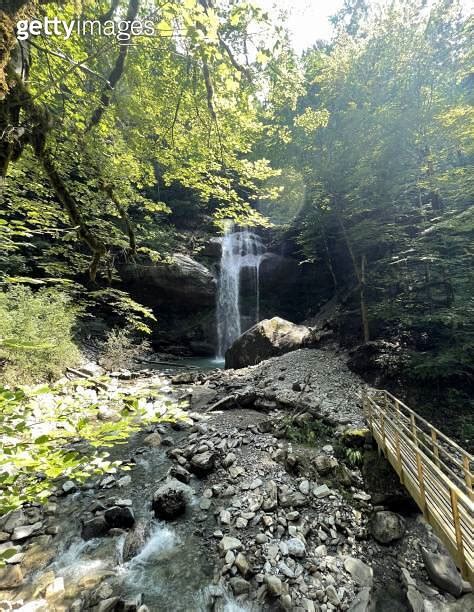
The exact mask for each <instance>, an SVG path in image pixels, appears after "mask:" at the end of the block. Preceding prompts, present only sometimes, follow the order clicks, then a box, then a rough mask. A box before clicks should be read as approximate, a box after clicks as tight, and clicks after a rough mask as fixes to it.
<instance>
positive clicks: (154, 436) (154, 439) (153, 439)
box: [143, 431, 161, 448]
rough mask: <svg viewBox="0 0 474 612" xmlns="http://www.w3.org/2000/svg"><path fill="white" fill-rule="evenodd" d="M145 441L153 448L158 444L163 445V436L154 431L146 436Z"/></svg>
mask: <svg viewBox="0 0 474 612" xmlns="http://www.w3.org/2000/svg"><path fill="white" fill-rule="evenodd" d="M143 443H144V444H146V446H151V447H152V448H158V446H161V436H160V434H159V433H157V432H156V431H155V432H154V433H151V434H149V435H148V436H146V437H145V439H144V440H143Z"/></svg>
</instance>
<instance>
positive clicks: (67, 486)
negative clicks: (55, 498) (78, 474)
mask: <svg viewBox="0 0 474 612" xmlns="http://www.w3.org/2000/svg"><path fill="white" fill-rule="evenodd" d="M61 489H62V490H63V493H64V494H65V495H69V494H70V493H75V492H76V491H77V485H76V483H75V482H73V481H72V480H68V481H66V482H65V483H64V484H63V486H62V487H61Z"/></svg>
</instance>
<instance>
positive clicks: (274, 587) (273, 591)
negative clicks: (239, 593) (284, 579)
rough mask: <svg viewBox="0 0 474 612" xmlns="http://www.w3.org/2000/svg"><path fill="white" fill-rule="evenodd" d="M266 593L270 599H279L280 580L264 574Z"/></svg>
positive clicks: (280, 592)
mask: <svg viewBox="0 0 474 612" xmlns="http://www.w3.org/2000/svg"><path fill="white" fill-rule="evenodd" d="M264 582H265V585H266V587H267V592H268V594H269V595H271V596H272V597H279V596H280V595H281V594H282V592H283V585H282V583H281V580H280V578H278V577H277V576H273V575H272V574H266V575H265V578H264Z"/></svg>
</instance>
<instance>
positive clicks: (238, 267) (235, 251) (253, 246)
mask: <svg viewBox="0 0 474 612" xmlns="http://www.w3.org/2000/svg"><path fill="white" fill-rule="evenodd" d="M264 253H265V246H264V245H263V243H262V240H261V238H260V237H259V236H257V235H256V234H252V233H251V232H249V231H248V230H247V229H245V230H242V231H234V230H233V227H232V225H230V224H229V226H228V227H227V228H226V232H225V235H224V238H223V240H222V255H221V266H220V275H219V287H218V298H217V337H218V358H220V359H222V358H223V356H224V354H225V352H226V350H227V349H228V348H229V347H230V346H231V344H232V343H233V342H234V340H236V338H238V337H239V336H240V334H241V333H242V331H245V330H243V329H242V317H241V307H240V302H241V300H240V298H241V296H240V285H241V282H240V280H241V272H242V270H243V269H244V268H247V269H248V270H249V271H250V273H251V274H252V276H253V278H254V288H255V289H254V300H255V310H254V314H253V319H254V321H253V322H254V323H258V321H259V320H260V263H261V261H262V259H263V255H264ZM247 327H248V326H247Z"/></svg>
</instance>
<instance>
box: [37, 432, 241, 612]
mask: <svg viewBox="0 0 474 612" xmlns="http://www.w3.org/2000/svg"><path fill="white" fill-rule="evenodd" d="M145 435H146V432H140V433H137V434H135V435H134V436H133V437H132V438H131V439H130V442H129V443H128V444H126V445H123V446H119V447H115V448H113V449H111V457H112V458H113V459H115V458H119V457H121V458H124V456H129V457H130V459H131V460H133V462H134V463H135V467H134V469H133V470H131V472H129V474H130V476H131V478H132V481H131V483H129V484H128V485H127V486H126V487H124V488H123V489H120V490H119V491H118V490H116V489H113V490H110V491H109V490H97V489H91V490H89V491H87V490H85V491H81V492H78V493H76V494H74V495H71V496H67V497H65V498H63V499H62V500H61V502H60V505H61V512H60V515H59V516H58V520H59V525H60V530H61V538H60V540H59V545H58V548H57V550H56V551H55V554H54V556H53V558H52V559H51V561H50V562H46V563H45V564H44V565H43V567H42V568H41V569H38V571H37V572H36V573H35V574H34V575H33V576H32V577H31V582H30V585H29V586H28V588H29V589H31V594H33V593H34V590H35V588H36V585H37V584H40V583H41V582H42V580H43V579H44V578H45V574H48V573H51V572H54V575H55V576H57V577H62V578H63V579H64V584H65V588H66V593H65V599H64V603H65V604H66V606H67V607H68V606H70V605H71V604H72V602H73V601H74V600H76V599H78V598H81V597H83V595H84V592H85V589H87V590H88V591H89V590H90V589H91V588H92V592H93V591H94V589H95V588H97V586H98V585H99V584H104V582H105V583H108V584H110V586H111V587H112V591H113V595H120V596H121V597H122V598H123V599H126V600H136V599H137V598H140V597H141V596H143V602H144V603H145V604H146V605H147V606H148V609H149V610H150V612H168V611H169V612H209V611H210V610H212V609H213V607H212V605H211V604H212V600H213V590H212V589H213V587H212V586H211V585H212V583H213V576H214V573H215V570H216V566H217V563H216V561H217V559H216V558H215V557H214V556H213V555H212V554H210V552H209V544H208V543H206V542H205V541H204V539H203V538H202V535H201V526H202V527H204V526H205V521H211V522H212V525H214V523H213V518H212V516H207V517H203V516H202V515H201V514H200V510H199V503H198V502H199V495H198V494H197V493H195V494H192V492H190V503H189V504H188V507H187V510H186V513H185V515H184V516H182V517H180V518H179V520H177V521H174V522H162V521H158V520H156V519H154V517H153V512H152V510H151V499H152V496H153V492H154V491H155V490H156V489H157V488H158V487H159V486H160V484H161V483H162V482H163V481H164V480H165V478H166V474H167V470H168V468H169V467H170V465H171V462H170V460H169V458H168V457H167V456H166V453H165V451H164V450H163V449H161V448H159V449H150V448H147V447H144V446H143V437H144V436H145ZM181 435H182V434H181V433H180V432H179V431H178V432H173V437H174V438H175V441H176V442H177V441H178V440H179V439H180V438H181ZM191 491H192V490H191ZM118 497H120V498H122V499H123V498H129V499H130V500H131V501H132V504H133V510H134V513H135V517H136V525H135V534H136V537H135V538H134V543H135V545H136V546H135V548H134V549H133V552H132V553H131V554H129V553H127V552H126V537H127V536H126V535H125V534H117V535H115V536H109V537H101V538H96V539H92V540H89V541H87V542H85V541H83V540H82V539H81V537H80V516H81V515H82V514H83V513H84V511H85V510H87V509H88V508H90V506H91V505H92V504H94V503H96V502H97V501H100V502H102V503H104V504H105V505H109V504H110V501H111V500H113V499H116V498H118ZM112 503H113V502H112ZM137 526H139V527H138V528H137ZM141 526H143V528H140V527H141ZM49 546H50V545H49ZM40 567H41V565H40ZM94 585H96V587H94ZM30 597H31V599H30ZM27 599H29V600H30V601H31V600H33V599H34V595H30V596H27ZM222 602H223V605H222V607H221V608H220V609H221V610H224V612H245V610H246V608H242V607H240V606H239V605H238V604H237V603H236V602H235V601H234V600H233V599H232V598H231V597H227V595H225V594H224V598H223V600H222ZM81 609H82V608H81Z"/></svg>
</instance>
